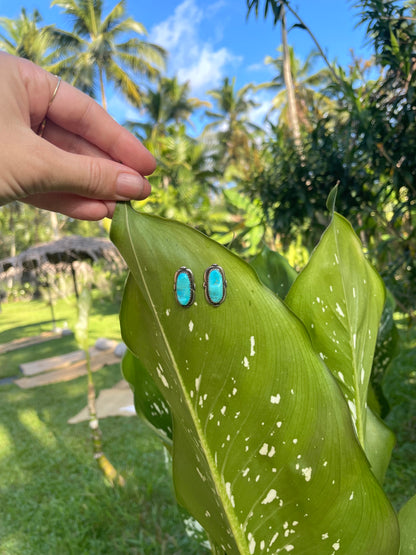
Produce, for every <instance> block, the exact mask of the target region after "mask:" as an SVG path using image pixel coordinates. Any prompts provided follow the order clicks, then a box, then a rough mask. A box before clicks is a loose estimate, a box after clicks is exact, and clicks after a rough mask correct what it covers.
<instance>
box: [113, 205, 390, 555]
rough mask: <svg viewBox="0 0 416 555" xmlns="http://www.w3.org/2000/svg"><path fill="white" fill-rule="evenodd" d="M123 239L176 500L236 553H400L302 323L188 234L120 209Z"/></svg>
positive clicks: (119, 239)
mask: <svg viewBox="0 0 416 555" xmlns="http://www.w3.org/2000/svg"><path fill="white" fill-rule="evenodd" d="M111 237H112V240H113V241H114V242H115V244H116V245H117V247H118V248H119V250H120V252H121V253H122V255H123V256H124V258H125V260H126V262H127V263H128V265H129V268H130V271H131V273H132V275H133V277H134V280H133V279H130V280H129V281H128V283H127V287H126V290H125V294H124V298H123V304H122V310H121V317H120V322H121V329H122V335H123V338H124V341H125V342H126V344H127V345H128V347H129V349H130V350H132V351H133V353H134V354H135V355H136V356H139V357H140V360H141V361H142V363H143V364H144V365H145V366H146V369H147V370H148V372H149V374H150V375H151V376H152V378H153V379H154V381H155V382H156V384H157V385H158V387H159V389H160V390H161V392H162V393H163V396H164V397H165V399H166V401H167V402H168V404H169V407H170V410H171V413H172V419H173V479H174V484H175V490H176V495H177V498H178V501H179V502H180V503H181V504H182V505H183V506H184V507H185V508H186V509H187V510H188V511H189V513H190V514H191V515H192V516H193V517H194V518H196V519H197V520H198V521H199V522H200V523H201V525H202V526H203V527H204V528H205V530H206V531H207V534H208V536H209V537H210V539H211V540H212V542H213V543H214V544H215V545H217V546H218V547H219V548H221V549H223V550H224V551H226V553H227V555H253V554H258V553H264V552H267V549H269V551H270V552H274V553H277V552H278V551H279V550H281V551H282V552H284V551H291V550H292V549H293V550H294V552H295V553H299V554H312V553H313V554H315V553H323V552H325V553H333V552H334V551H337V550H338V549H342V550H343V551H344V552H345V553H354V555H361V554H362V555H364V554H365V555H396V554H397V553H398V549H399V547H398V531H397V520H396V517H395V514H394V512H393V510H392V508H391V506H390V504H389V502H388V500H387V499H386V497H385V495H384V493H383V492H382V490H381V488H380V486H379V484H378V483H377V481H376V479H375V478H374V476H373V474H372V473H371V471H370V469H369V465H368V462H367V460H366V458H365V456H364V453H363V452H362V450H361V448H360V446H359V444H358V443H357V440H356V437H355V433H354V430H353V426H352V423H351V418H350V415H349V412H348V409H347V407H346V404H345V402H344V399H343V397H342V394H341V392H340V390H339V388H338V386H337V384H336V382H335V380H334V379H333V378H332V376H331V375H330V373H329V372H328V371H327V369H326V367H325V365H324V364H323V362H322V360H321V359H320V358H319V357H318V356H317V355H316V353H315V351H314V350H313V348H312V346H311V343H310V339H309V337H308V335H307V333H306V331H305V329H304V327H303V325H302V324H301V323H300V322H299V320H298V319H297V318H296V317H295V316H294V315H293V313H292V312H291V311H290V310H288V309H287V308H286V306H285V305H284V304H283V303H282V302H281V301H280V300H279V299H278V298H277V297H276V296H275V295H274V294H273V293H272V292H271V291H270V290H269V289H268V288H266V287H265V286H263V285H262V284H261V283H260V282H259V280H258V278H257V276H256V274H255V273H254V271H253V270H252V269H251V268H250V267H249V266H248V265H247V264H246V263H244V262H243V261H242V260H240V259H239V258H238V257H237V256H235V255H233V254H232V253H230V252H229V251H227V250H226V249H224V248H223V247H221V246H219V245H218V244H216V243H215V242H213V241H211V240H210V239H208V238H207V237H205V236H204V235H202V234H201V233H199V232H198V231H196V230H194V229H192V228H189V227H188V226H185V225H183V224H180V223H178V222H174V221H168V220H164V219H162V218H158V217H155V216H148V215H145V214H138V213H136V212H134V211H133V209H132V208H131V207H130V206H129V205H128V204H120V203H119V204H118V205H117V208H116V211H115V214H114V217H113V224H112V229H111ZM214 263H216V264H219V265H221V266H222V268H223V269H224V271H225V274H226V278H227V281H228V287H227V296H226V299H225V302H224V303H222V304H221V305H220V306H218V307H213V306H211V305H209V304H208V303H207V302H206V301H205V298H204V293H203V288H202V279H203V275H204V271H205V270H206V269H207V268H208V267H209V266H210V265H212V264H214ZM181 266H186V267H187V268H190V269H191V270H192V272H193V275H194V276H195V283H196V300H195V302H194V304H193V305H192V306H190V307H188V308H183V307H181V306H180V305H179V304H178V303H177V302H176V300H175V295H174V291H173V279H174V274H175V272H176V271H177V270H178V268H179V267H181ZM292 546H293V547H292ZM323 550H325V551H323ZM217 552H218V550H217Z"/></svg>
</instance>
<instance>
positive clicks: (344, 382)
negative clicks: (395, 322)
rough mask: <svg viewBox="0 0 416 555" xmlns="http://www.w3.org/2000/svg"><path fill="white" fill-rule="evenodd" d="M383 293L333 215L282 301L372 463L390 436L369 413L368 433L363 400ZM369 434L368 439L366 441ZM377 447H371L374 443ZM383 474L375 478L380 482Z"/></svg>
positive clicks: (343, 224)
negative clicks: (341, 399) (326, 372)
mask: <svg viewBox="0 0 416 555" xmlns="http://www.w3.org/2000/svg"><path fill="white" fill-rule="evenodd" d="M384 299H385V289H384V285H383V282H382V280H381V278H380V276H379V275H378V274H377V273H376V271H375V270H374V269H373V268H372V266H371V265H370V264H369V262H368V261H367V260H366V258H365V256H364V254H363V252H362V247H361V243H360V241H359V239H358V237H357V236H356V234H355V233H354V231H353V229H352V227H351V225H350V224H349V222H348V221H347V220H345V218H343V217H342V216H340V215H339V214H337V213H334V215H333V218H332V221H331V223H330V225H329V227H328V228H327V230H326V231H325V232H324V234H323V236H322V238H321V240H320V242H319V245H318V246H317V248H316V249H315V251H314V252H313V254H312V256H311V259H310V261H309V263H308V265H307V266H306V267H305V269H304V270H303V272H301V274H300V275H299V276H298V278H297V279H296V281H295V283H294V284H293V286H292V288H291V290H290V291H289V294H288V296H287V298H286V303H287V305H288V306H289V307H290V308H291V309H292V310H293V311H294V312H295V314H296V315H297V316H298V317H299V318H300V319H301V320H302V322H303V323H304V324H305V326H306V328H307V330H308V332H309V335H310V337H311V339H312V343H313V345H314V347H315V349H316V351H317V352H318V353H319V354H320V356H321V358H322V359H323V360H324V361H325V364H326V365H327V366H328V368H329V369H330V370H331V372H332V374H333V376H334V377H335V379H336V380H337V382H338V384H339V385H340V387H341V389H342V392H343V393H344V396H345V399H346V401H347V403H348V406H349V408H350V411H351V415H352V418H353V422H354V424H355V428H356V430H357V435H358V438H359V440H360V443H361V445H362V446H363V448H364V449H365V451H366V454H367V457H368V458H369V460H370V463H371V464H372V467H373V471H374V472H376V469H377V468H379V469H380V467H381V468H383V469H384V467H385V464H383V465H380V460H377V459H378V458H379V456H380V452H381V451H382V450H383V448H384V449H385V453H384V456H383V457H382V458H383V460H384V461H386V460H387V461H388V460H389V457H390V452H391V448H392V438H390V440H389V441H387V442H386V441H385V439H386V438H385V436H386V434H387V431H386V429H385V427H384V425H383V424H382V422H380V421H378V420H377V419H376V417H375V416H374V415H372V416H370V419H371V426H369V427H368V429H367V417H368V409H367V397H368V384H369V380H370V374H371V368H372V361H373V355H374V348H375V344H376V340H377V331H378V327H379V321H380V317H381V313H382V310H383V305H384ZM369 434H372V435H373V437H371V438H370V437H368V435H369ZM378 442H379V443H380V445H379V447H376V445H377V443H378ZM383 476H384V472H382V475H381V474H378V475H377V477H378V479H379V480H380V481H381V480H382V478H383Z"/></svg>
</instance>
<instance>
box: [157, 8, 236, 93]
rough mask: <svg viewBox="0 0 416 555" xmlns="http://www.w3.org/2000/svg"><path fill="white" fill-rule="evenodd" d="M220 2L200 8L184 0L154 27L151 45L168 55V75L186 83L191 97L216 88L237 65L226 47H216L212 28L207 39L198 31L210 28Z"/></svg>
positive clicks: (234, 57) (233, 56)
mask: <svg viewBox="0 0 416 555" xmlns="http://www.w3.org/2000/svg"><path fill="white" fill-rule="evenodd" d="M222 5H223V3H222V2H217V3H215V4H214V5H211V6H210V8H211V9H210V10H208V11H207V10H206V9H205V8H204V9H202V8H201V7H200V6H198V5H197V3H196V0H184V1H183V2H182V3H181V4H179V5H178V6H177V7H176V9H175V11H174V12H173V14H172V15H171V16H169V17H168V18H167V19H165V20H164V21H162V22H161V23H159V24H158V25H156V26H155V27H153V28H152V29H151V31H150V35H149V39H150V41H151V42H153V43H156V44H159V45H160V46H163V47H164V48H165V49H166V50H167V51H168V52H169V74H171V75H177V76H178V79H179V81H180V82H184V81H189V82H190V84H191V88H192V94H195V95H199V96H201V95H203V94H204V93H205V92H206V91H207V90H208V89H212V88H215V87H217V86H218V85H219V84H220V82H221V79H222V78H223V77H224V76H225V75H226V74H227V73H229V71H228V70H229V67H230V66H231V65H233V64H234V65H236V64H238V63H239V62H240V60H241V58H240V57H237V56H235V55H234V54H233V53H232V52H231V51H230V50H228V49H227V48H225V47H217V46H216V40H217V39H216V38H215V29H212V33H213V34H212V35H210V36H209V37H208V38H207V39H202V37H201V28H202V25H204V24H205V25H204V30H205V31H206V29H207V28H211V27H210V26H209V25H207V20H208V19H210V18H211V17H212V15H213V13H212V12H213V10H214V6H215V7H216V9H217V10H219V9H220V8H221V7H222Z"/></svg>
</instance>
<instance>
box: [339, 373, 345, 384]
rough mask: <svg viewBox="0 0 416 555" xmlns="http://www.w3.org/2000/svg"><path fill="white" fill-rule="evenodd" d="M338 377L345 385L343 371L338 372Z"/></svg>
mask: <svg viewBox="0 0 416 555" xmlns="http://www.w3.org/2000/svg"><path fill="white" fill-rule="evenodd" d="M338 376H339V379H340V380H341V381H342V382H343V383H345V378H344V374H343V373H342V372H341V371H338Z"/></svg>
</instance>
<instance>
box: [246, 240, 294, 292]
mask: <svg viewBox="0 0 416 555" xmlns="http://www.w3.org/2000/svg"><path fill="white" fill-rule="evenodd" d="M250 266H251V267H252V268H254V269H255V270H256V272H257V275H258V276H259V278H260V280H261V281H262V283H264V285H267V287H268V288H269V289H271V290H272V291H273V292H274V293H276V295H279V297H280V298H281V299H284V298H285V297H286V295H287V293H288V291H289V289H290V287H291V285H292V283H293V282H294V281H295V279H296V277H297V272H296V270H295V269H294V268H292V266H291V265H290V264H289V262H288V261H287V260H286V258H285V257H284V256H282V255H281V254H279V253H278V252H276V251H272V250H270V249H269V248H268V247H267V246H264V247H263V249H262V250H261V252H259V254H257V255H256V256H255V257H254V258H253V259H252V260H250Z"/></svg>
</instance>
